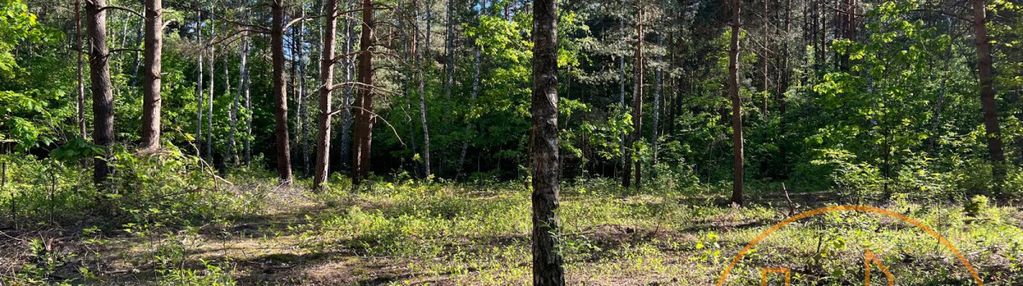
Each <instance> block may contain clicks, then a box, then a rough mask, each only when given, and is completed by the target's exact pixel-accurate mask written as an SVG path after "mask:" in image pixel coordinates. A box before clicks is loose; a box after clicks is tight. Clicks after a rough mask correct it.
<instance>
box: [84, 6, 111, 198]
mask: <svg viewBox="0 0 1023 286" xmlns="http://www.w3.org/2000/svg"><path fill="white" fill-rule="evenodd" d="M106 6H107V2H106V0H91V1H86V2H85V13H86V17H88V19H86V21H87V24H86V26H87V29H88V32H89V42H90V43H89V46H90V49H89V80H90V82H91V83H92V88H91V89H92V114H93V117H94V120H93V124H94V125H93V129H92V142H93V143H94V144H96V145H99V146H101V147H103V149H104V150H103V156H100V157H97V158H96V162H95V165H94V168H95V169H93V181H94V182H95V183H96V184H97V185H104V184H105V183H106V182H107V177H109V176H110V172H111V171H112V170H111V168H110V166H109V165H107V159H108V158H109V157H108V156H109V152H110V147H111V146H113V145H114V92H113V90H112V89H111V84H110V65H109V59H110V57H109V56H110V51H109V50H108V49H107V13H106V11H104V10H103V9H104V8H106Z"/></svg>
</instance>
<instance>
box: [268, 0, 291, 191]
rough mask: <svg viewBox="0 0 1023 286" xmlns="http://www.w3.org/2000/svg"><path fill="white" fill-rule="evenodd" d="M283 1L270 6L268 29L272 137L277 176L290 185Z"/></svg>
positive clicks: (278, 0) (276, 0)
mask: <svg viewBox="0 0 1023 286" xmlns="http://www.w3.org/2000/svg"><path fill="white" fill-rule="evenodd" d="M284 1H285V0H273V1H272V3H271V4H270V9H271V11H270V12H271V14H273V15H272V17H273V20H272V25H273V26H272V27H271V28H270V49H271V50H270V54H271V58H272V59H273V97H274V122H275V127H274V137H275V138H276V139H275V143H276V144H277V150H276V151H277V175H278V176H279V177H280V179H281V181H282V182H283V183H284V184H290V183H291V180H292V174H291V146H290V145H289V144H290V142H289V140H290V139H289V138H288V93H287V90H288V86H287V82H285V81H284V29H285V25H284Z"/></svg>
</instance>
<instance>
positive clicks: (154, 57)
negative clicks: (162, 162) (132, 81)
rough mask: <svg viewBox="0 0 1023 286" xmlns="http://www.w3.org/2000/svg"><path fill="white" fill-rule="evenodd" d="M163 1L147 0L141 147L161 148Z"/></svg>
mask: <svg viewBox="0 0 1023 286" xmlns="http://www.w3.org/2000/svg"><path fill="white" fill-rule="evenodd" d="M162 2H163V1H162V0H146V3H145V4H146V14H145V15H146V21H145V22H146V35H145V51H144V57H145V63H144V65H145V73H144V74H143V76H142V93H143V99H142V146H141V149H142V150H145V151H155V150H158V149H160V107H161V104H162V99H161V97H160V71H161V53H162V50H163V3H162Z"/></svg>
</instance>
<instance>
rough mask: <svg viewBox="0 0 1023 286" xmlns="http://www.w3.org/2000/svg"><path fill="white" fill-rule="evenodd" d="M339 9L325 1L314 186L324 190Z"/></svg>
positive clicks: (327, 161) (331, 114)
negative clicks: (335, 11)
mask: <svg viewBox="0 0 1023 286" xmlns="http://www.w3.org/2000/svg"><path fill="white" fill-rule="evenodd" d="M336 7H337V1H336V0H325V1H324V2H323V10H321V11H322V13H323V14H324V15H327V19H326V20H324V21H323V43H322V46H321V47H320V97H319V104H320V117H319V127H320V130H319V132H320V133H319V134H318V136H317V137H316V170H315V174H313V184H314V185H315V186H316V187H317V188H323V187H324V186H325V185H326V183H327V175H328V172H329V171H330V168H329V166H328V165H329V164H330V128H331V121H332V120H331V118H333V113H334V111H333V109H332V106H331V105H332V104H333V100H331V87H332V86H333V84H334V36H335V35H336V33H337V16H335V15H334V10H336V9H335V8H336Z"/></svg>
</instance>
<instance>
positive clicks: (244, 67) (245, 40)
mask: <svg viewBox="0 0 1023 286" xmlns="http://www.w3.org/2000/svg"><path fill="white" fill-rule="evenodd" d="M250 41H251V40H249V35H248V33H247V32H246V33H245V35H244V36H242V51H241V62H240V63H239V65H240V66H241V71H240V73H241V75H240V77H241V80H240V81H241V82H240V84H241V85H242V86H241V88H240V89H239V90H238V92H240V93H242V96H243V97H244V98H245V111H246V113H247V115H248V116H246V117H245V135H246V138H245V141H244V142H245V143H244V145H245V147H244V149H245V163H246V164H248V163H249V162H252V97H251V94H250V90H249V87H250V86H251V83H249V60H248V59H249V49H250V45H251V42H250Z"/></svg>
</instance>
